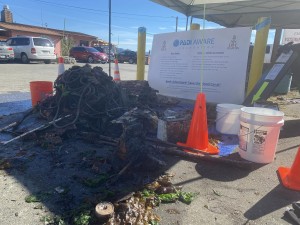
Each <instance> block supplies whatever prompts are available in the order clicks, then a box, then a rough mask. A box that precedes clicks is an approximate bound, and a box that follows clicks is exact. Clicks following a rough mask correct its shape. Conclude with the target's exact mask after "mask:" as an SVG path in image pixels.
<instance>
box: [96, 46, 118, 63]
mask: <svg viewBox="0 0 300 225" xmlns="http://www.w3.org/2000/svg"><path fill="white" fill-rule="evenodd" d="M93 48H95V49H97V50H98V51H99V52H102V53H106V54H107V55H109V60H110V61H111V62H113V61H114V60H115V54H114V53H113V52H112V51H111V52H110V54H109V53H108V50H107V49H104V48H102V47H100V46H97V47H93Z"/></svg>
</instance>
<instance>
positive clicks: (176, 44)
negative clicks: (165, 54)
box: [173, 39, 179, 47]
mask: <svg viewBox="0 0 300 225" xmlns="http://www.w3.org/2000/svg"><path fill="white" fill-rule="evenodd" d="M178 45H179V40H178V39H176V40H175V41H174V42H173V46H174V47H177V46H178Z"/></svg>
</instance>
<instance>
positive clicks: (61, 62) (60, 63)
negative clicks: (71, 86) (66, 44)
mask: <svg viewBox="0 0 300 225" xmlns="http://www.w3.org/2000/svg"><path fill="white" fill-rule="evenodd" d="M64 72H65V64H64V58H63V57H61V56H60V57H58V76H59V75H61V74H63V73H64Z"/></svg>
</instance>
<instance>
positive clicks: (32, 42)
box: [6, 36, 56, 64]
mask: <svg viewBox="0 0 300 225" xmlns="http://www.w3.org/2000/svg"><path fill="white" fill-rule="evenodd" d="M6 43H7V45H8V46H11V47H12V48H13V50H14V54H15V59H19V60H21V61H22V63H29V62H30V61H44V62H45V63H46V64H49V63H51V62H52V61H55V60H56V55H55V52H54V45H53V43H52V42H51V41H50V40H49V39H47V38H42V37H30V36H17V37H11V38H9V39H7V41H6Z"/></svg>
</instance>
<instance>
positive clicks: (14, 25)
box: [0, 22, 62, 36]
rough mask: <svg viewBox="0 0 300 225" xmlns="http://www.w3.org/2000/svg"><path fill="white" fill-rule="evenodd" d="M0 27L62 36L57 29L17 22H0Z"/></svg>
mask: <svg viewBox="0 0 300 225" xmlns="http://www.w3.org/2000/svg"><path fill="white" fill-rule="evenodd" d="M0 28H2V29H5V30H16V31H26V32H32V33H37V34H47V35H54V36H62V34H60V33H59V32H57V31H54V30H52V29H51V30H50V29H47V28H44V27H36V26H31V25H25V24H18V23H5V22H0Z"/></svg>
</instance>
